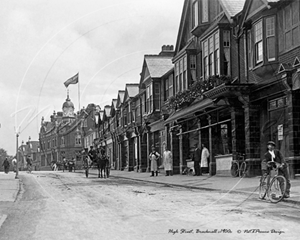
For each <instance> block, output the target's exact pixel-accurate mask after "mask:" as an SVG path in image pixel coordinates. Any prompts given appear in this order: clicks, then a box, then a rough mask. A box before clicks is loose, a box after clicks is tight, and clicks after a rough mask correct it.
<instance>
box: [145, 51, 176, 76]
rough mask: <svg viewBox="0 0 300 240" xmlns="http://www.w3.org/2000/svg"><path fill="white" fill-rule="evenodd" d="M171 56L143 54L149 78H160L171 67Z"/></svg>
mask: <svg viewBox="0 0 300 240" xmlns="http://www.w3.org/2000/svg"><path fill="white" fill-rule="evenodd" d="M172 58H173V57H171V56H159V55H145V64H146V67H147V68H148V70H149V73H150V76H151V78H161V77H162V76H163V75H165V74H166V73H167V72H168V71H170V69H172V68H173V63H172Z"/></svg>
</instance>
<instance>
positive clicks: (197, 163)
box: [192, 143, 202, 176]
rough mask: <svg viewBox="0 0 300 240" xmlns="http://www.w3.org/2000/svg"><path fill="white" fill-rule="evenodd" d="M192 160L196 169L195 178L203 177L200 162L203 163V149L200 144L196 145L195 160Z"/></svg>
mask: <svg viewBox="0 0 300 240" xmlns="http://www.w3.org/2000/svg"><path fill="white" fill-rule="evenodd" d="M192 160H193V161H194V169H195V175H194V176H201V175H202V173H201V168H200V162H201V149H200V148H199V144H197V143H196V144H195V150H194V153H193V158H192Z"/></svg>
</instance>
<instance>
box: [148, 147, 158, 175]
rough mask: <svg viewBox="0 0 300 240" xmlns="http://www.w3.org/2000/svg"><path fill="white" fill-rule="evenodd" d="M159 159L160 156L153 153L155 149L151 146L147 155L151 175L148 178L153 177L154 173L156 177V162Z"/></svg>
mask: <svg viewBox="0 0 300 240" xmlns="http://www.w3.org/2000/svg"><path fill="white" fill-rule="evenodd" d="M159 158H160V154H159V153H158V152H156V151H155V147H154V145H153V146H152V151H151V153H150V155H149V160H150V162H151V165H150V167H151V175H150V177H153V176H154V172H155V174H156V176H158V167H157V161H158V159H159Z"/></svg>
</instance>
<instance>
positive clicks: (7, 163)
mask: <svg viewBox="0 0 300 240" xmlns="http://www.w3.org/2000/svg"><path fill="white" fill-rule="evenodd" d="M9 165H10V164H9V161H8V159H7V157H6V158H5V160H4V162H3V163H2V166H3V167H4V172H5V173H6V174H8V172H9Z"/></svg>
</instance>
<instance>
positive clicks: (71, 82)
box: [64, 73, 79, 87]
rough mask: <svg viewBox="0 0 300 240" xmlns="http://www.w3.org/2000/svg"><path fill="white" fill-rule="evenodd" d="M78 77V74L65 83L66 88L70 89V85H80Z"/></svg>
mask: <svg viewBox="0 0 300 240" xmlns="http://www.w3.org/2000/svg"><path fill="white" fill-rule="evenodd" d="M78 75H79V73H77V74H76V75H75V76H73V77H71V78H69V79H68V80H67V81H65V82H64V84H65V86H66V87H68V86H69V85H70V84H76V83H78Z"/></svg>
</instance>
